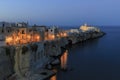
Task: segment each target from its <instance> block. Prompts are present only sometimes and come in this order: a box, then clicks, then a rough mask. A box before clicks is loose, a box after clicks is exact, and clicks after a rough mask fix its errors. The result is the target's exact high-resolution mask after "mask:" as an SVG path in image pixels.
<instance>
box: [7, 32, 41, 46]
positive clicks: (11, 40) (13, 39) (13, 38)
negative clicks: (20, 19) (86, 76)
mask: <svg viewBox="0 0 120 80" xmlns="http://www.w3.org/2000/svg"><path fill="white" fill-rule="evenodd" d="M5 41H6V44H7V45H17V44H27V43H29V42H39V41H40V35H39V34H37V33H34V35H30V34H29V33H26V34H21V33H13V34H12V35H9V36H7V37H6V40H5Z"/></svg>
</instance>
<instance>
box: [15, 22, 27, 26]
mask: <svg viewBox="0 0 120 80" xmlns="http://www.w3.org/2000/svg"><path fill="white" fill-rule="evenodd" d="M16 26H17V27H28V23H25V22H19V23H16Z"/></svg>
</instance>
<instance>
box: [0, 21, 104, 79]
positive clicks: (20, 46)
mask: <svg viewBox="0 0 120 80" xmlns="http://www.w3.org/2000/svg"><path fill="white" fill-rule="evenodd" d="M103 35H104V32H102V31H101V30H100V29H99V28H97V27H91V26H87V24H85V25H82V26H80V27H79V28H76V29H68V30H64V29H61V28H59V27H56V26H52V27H47V26H38V25H33V26H29V24H28V23H25V22H21V23H9V22H0V64H2V65H1V66H0V80H4V79H5V80H6V79H9V80H43V79H46V78H48V77H50V76H52V75H54V74H55V73H56V72H55V71H53V68H54V65H56V64H60V63H61V66H62V68H63V69H66V68H67V66H66V65H65V64H66V58H67V55H68V53H67V52H68V51H67V47H69V46H71V45H72V44H76V43H79V42H84V41H86V40H89V39H94V38H98V37H101V36H103ZM63 53H64V54H63ZM61 61H62V62H61Z"/></svg>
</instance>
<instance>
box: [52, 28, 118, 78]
mask: <svg viewBox="0 0 120 80" xmlns="http://www.w3.org/2000/svg"><path fill="white" fill-rule="evenodd" d="M101 29H102V30H103V31H104V32H106V33H107V35H105V36H103V37H101V38H99V39H94V40H89V41H86V42H84V43H80V44H77V45H74V46H73V47H72V48H71V49H70V50H69V51H68V61H67V67H68V71H61V70H59V71H58V73H57V75H56V76H54V78H53V79H51V80H120V27H101Z"/></svg>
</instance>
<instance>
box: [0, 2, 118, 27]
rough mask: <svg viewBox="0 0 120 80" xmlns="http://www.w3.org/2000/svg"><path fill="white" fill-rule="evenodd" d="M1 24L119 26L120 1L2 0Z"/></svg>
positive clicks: (0, 6)
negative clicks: (22, 22) (2, 22)
mask: <svg viewBox="0 0 120 80" xmlns="http://www.w3.org/2000/svg"><path fill="white" fill-rule="evenodd" d="M0 21H7V22H21V21H25V22H27V21H28V22H29V23H30V24H39V25H64V26H65V25H70V26H73V25H81V24H84V23H88V24H90V25H120V0H0Z"/></svg>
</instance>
